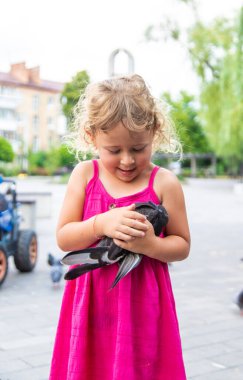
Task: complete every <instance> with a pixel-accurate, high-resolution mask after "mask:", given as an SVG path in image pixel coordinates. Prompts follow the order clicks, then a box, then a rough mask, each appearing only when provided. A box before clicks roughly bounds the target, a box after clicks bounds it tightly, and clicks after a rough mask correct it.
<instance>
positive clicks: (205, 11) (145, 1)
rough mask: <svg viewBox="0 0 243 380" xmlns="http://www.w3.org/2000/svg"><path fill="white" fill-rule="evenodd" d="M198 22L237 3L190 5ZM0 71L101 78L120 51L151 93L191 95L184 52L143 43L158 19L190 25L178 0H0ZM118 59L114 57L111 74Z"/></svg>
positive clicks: (207, 0) (242, 1) (122, 62)
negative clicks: (18, 68)
mask: <svg viewBox="0 0 243 380" xmlns="http://www.w3.org/2000/svg"><path fill="white" fill-rule="evenodd" d="M198 4H199V14H200V18H201V19H202V20H204V21H206V22H208V21H210V20H212V19H213V18H214V17H217V16H224V17H231V16H233V15H234V14H235V13H236V10H237V9H239V8H240V6H242V5H243V0H198ZM0 12H1V22H0V71H6V72H7V71H8V70H9V68H10V64H11V63H16V62H23V61H24V62H26V66H27V67H34V66H40V70H41V77H42V79H48V80H53V81H60V82H67V81H70V80H71V78H72V77H73V76H74V75H75V74H76V73H77V72H78V71H81V70H86V71H87V72H88V74H89V76H90V79H91V81H97V80H102V79H105V78H107V77H108V76H109V70H108V61H109V57H110V55H111V53H112V52H113V51H114V50H116V49H127V50H128V51H129V52H130V53H131V54H132V55H133V58H134V62H135V72H136V73H138V74H140V75H142V76H143V77H144V79H145V80H146V82H147V83H148V84H149V86H150V88H151V91H152V92H153V93H154V95H156V96H159V95H160V94H161V93H162V92H164V91H169V92H171V93H172V94H174V95H175V96H176V94H178V93H179V91H180V90H187V91H188V92H191V93H195V94H196V93H197V89H198V82H197V79H196V77H195V75H194V74H193V71H192V68H191V65H190V61H189V59H188V57H187V54H186V52H185V50H183V49H182V48H180V47H179V46H177V45H175V44H174V43H172V42H165V41H160V42H149V43H148V42H147V41H146V40H145V37H144V32H145V30H146V28H147V27H148V26H149V25H154V24H157V23H159V22H160V21H161V19H162V18H163V17H165V16H166V15H167V16H169V17H171V18H173V19H176V20H177V21H178V22H179V23H180V25H182V26H183V27H189V26H190V25H191V23H192V22H193V18H192V14H191V12H190V10H189V9H188V7H186V6H185V5H184V4H179V2H178V0H120V1H117V0H83V1H81V0H65V1H64V0H35V1H33V0H8V1H6V0H2V1H1V0H0ZM126 63H127V62H126V59H125V56H124V55H122V54H119V55H118V56H117V59H116V60H115V68H116V71H117V72H118V71H119V70H120V71H121V69H125V71H126V68H127V65H126Z"/></svg>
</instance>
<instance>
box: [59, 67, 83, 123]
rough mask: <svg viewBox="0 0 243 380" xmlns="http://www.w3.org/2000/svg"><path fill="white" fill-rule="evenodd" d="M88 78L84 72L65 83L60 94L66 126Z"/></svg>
mask: <svg viewBox="0 0 243 380" xmlns="http://www.w3.org/2000/svg"><path fill="white" fill-rule="evenodd" d="M89 82H90V78H89V75H88V74H87V72H86V71H80V72H78V73H77V74H76V75H75V76H74V77H73V78H72V80H71V82H68V83H66V85H65V86H64V89H63V91H62V94H61V102H62V110H63V113H64V115H65V116H66V118H67V121H68V125H70V122H71V120H72V117H73V109H74V107H75V105H76V104H77V102H78V100H79V98H80V96H81V95H82V94H83V93H84V90H85V88H86V86H87V85H88V84H89Z"/></svg>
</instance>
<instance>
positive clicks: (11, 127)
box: [0, 118, 18, 131]
mask: <svg viewBox="0 0 243 380" xmlns="http://www.w3.org/2000/svg"><path fill="white" fill-rule="evenodd" d="M17 126H18V123H17V121H16V120H14V119H6V120H5V119H1V118H0V131H16V130H17Z"/></svg>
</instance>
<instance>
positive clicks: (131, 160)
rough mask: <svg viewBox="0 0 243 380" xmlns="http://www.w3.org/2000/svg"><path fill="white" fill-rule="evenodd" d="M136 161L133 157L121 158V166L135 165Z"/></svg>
mask: <svg viewBox="0 0 243 380" xmlns="http://www.w3.org/2000/svg"><path fill="white" fill-rule="evenodd" d="M134 162H135V160H134V158H133V156H132V155H130V154H126V155H123V156H122V157H121V164H122V165H127V166H128V165H131V164H134Z"/></svg>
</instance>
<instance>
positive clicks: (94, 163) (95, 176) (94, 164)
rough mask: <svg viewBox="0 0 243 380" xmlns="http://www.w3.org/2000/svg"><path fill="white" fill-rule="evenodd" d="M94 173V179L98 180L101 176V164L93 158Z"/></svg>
mask: <svg viewBox="0 0 243 380" xmlns="http://www.w3.org/2000/svg"><path fill="white" fill-rule="evenodd" d="M92 162H93V168H94V175H93V179H94V180H96V179H97V178H98V177H99V165H98V161H97V160H93V161H92Z"/></svg>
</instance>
